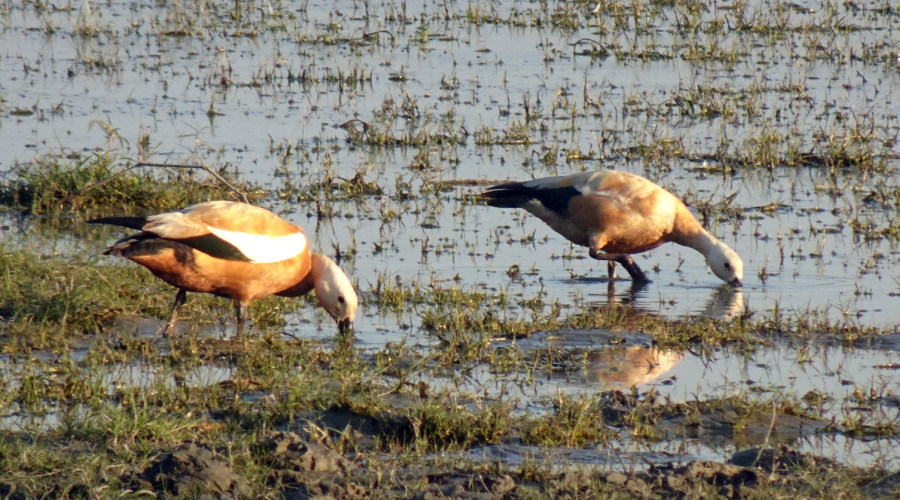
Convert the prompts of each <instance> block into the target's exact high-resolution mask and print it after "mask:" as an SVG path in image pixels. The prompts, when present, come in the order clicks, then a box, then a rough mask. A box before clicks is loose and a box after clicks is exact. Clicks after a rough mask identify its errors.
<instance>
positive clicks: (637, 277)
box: [589, 248, 650, 283]
mask: <svg viewBox="0 0 900 500" xmlns="http://www.w3.org/2000/svg"><path fill="white" fill-rule="evenodd" d="M589 254H590V256H591V257H593V258H595V259H597V260H606V261H609V264H608V267H607V268H608V269H609V272H610V279H613V278H615V273H616V267H615V266H616V264H615V263H616V262H618V263H619V264H622V267H624V268H625V270H626V271H628V274H630V275H631V279H632V281H635V282H639V283H650V280H649V279H647V275H646V274H644V271H642V270H641V268H640V267H639V266H638V265H637V263H636V262H635V261H634V259H632V258H631V256H630V255H628V254H625V253H605V252H602V251H600V250H594V249H593V248H592V249H591V250H590V252H589Z"/></svg>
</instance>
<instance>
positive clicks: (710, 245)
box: [481, 170, 744, 286]
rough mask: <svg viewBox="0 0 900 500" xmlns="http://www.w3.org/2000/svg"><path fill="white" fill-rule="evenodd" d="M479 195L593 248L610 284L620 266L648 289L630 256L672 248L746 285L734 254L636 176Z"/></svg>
mask: <svg viewBox="0 0 900 500" xmlns="http://www.w3.org/2000/svg"><path fill="white" fill-rule="evenodd" d="M481 196H482V198H483V199H485V200H487V204H488V205H490V206H492V207H500V208H524V209H525V210H527V211H528V212H530V213H532V214H534V215H536V216H537V217H538V218H539V219H541V220H542V221H544V222H545V223H547V225H549V226H550V227H551V228H552V229H553V230H554V231H556V232H557V233H559V234H561V235H563V236H565V237H566V239H568V240H569V241H571V242H572V243H575V244H576V245H581V246H585V247H588V248H589V249H590V252H589V253H590V256H591V257H593V258H595V259H598V260H606V261H608V262H609V273H610V279H612V278H613V277H614V276H615V263H616V262H618V263H619V264H621V265H622V267H624V268H625V270H626V271H628V274H630V275H631V279H632V281H633V282H634V283H647V282H649V280H648V279H647V275H646V274H644V272H643V271H642V270H641V268H640V267H638V265H637V264H636V263H635V262H634V259H632V258H631V254H635V253H640V252H646V251H647V250H652V249H654V248H656V247H658V246H660V245H662V244H663V243H666V242H668V241H671V242H673V243H678V244H679V245H683V246H686V247H690V248H693V249H694V250H696V251H698V252H700V253H701V254H703V256H704V257H706V263H707V265H709V268H710V269H711V270H712V272H713V273H714V274H715V275H716V276H718V277H719V278H720V279H721V280H723V281H725V282H727V283H729V284H731V285H733V286H741V280H742V279H743V278H744V263H743V262H742V261H741V258H740V257H739V256H738V254H737V253H735V252H734V251H733V250H732V249H730V248H728V246H727V245H725V244H724V243H722V242H721V241H719V240H717V239H716V238H715V237H714V236H712V235H711V234H709V233H708V232H707V231H706V230H705V229H703V227H702V226H701V225H700V223H699V222H698V221H697V219H696V218H695V217H694V216H693V214H691V212H690V211H689V210H688V208H687V207H686V206H685V205H684V203H682V202H681V200H679V199H678V198H677V197H676V196H675V195H673V194H672V193H670V192H668V191H666V190H665V189H663V188H661V187H659V186H657V185H656V184H654V183H653V182H651V181H649V180H647V179H645V178H643V177H641V176H639V175H634V174H630V173H628V172H619V171H615V170H607V171H601V172H585V173H580V174H573V175H563V176H559V177H546V178H543V179H535V180H532V181H525V182H510V183H506V184H497V185H495V186H492V187H490V188H488V189H487V191H485V192H484V193H482V195H481Z"/></svg>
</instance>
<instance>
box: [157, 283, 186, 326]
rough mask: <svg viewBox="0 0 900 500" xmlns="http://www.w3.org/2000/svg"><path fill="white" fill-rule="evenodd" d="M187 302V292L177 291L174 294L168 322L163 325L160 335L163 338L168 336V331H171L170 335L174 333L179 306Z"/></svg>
mask: <svg viewBox="0 0 900 500" xmlns="http://www.w3.org/2000/svg"><path fill="white" fill-rule="evenodd" d="M186 300H187V291H185V290H182V289H180V288H179V289H178V293H177V294H175V302H174V303H173V304H172V313H171V314H169V321H166V324H165V325H163V327H162V329H161V330H160V333H161V334H162V335H163V336H164V337H168V336H169V330H172V333H175V321H177V320H178V311H180V310H181V306H183V305H184V302H185V301H186Z"/></svg>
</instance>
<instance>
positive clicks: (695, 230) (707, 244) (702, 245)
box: [670, 208, 719, 256]
mask: <svg viewBox="0 0 900 500" xmlns="http://www.w3.org/2000/svg"><path fill="white" fill-rule="evenodd" d="M670 239H671V240H672V242H674V243H678V244H679V245H683V246H686V247H688V248H693V249H694V250H696V251H698V252H700V253H702V254H703V255H704V256H707V255H709V253H710V252H711V251H712V249H713V248H715V247H716V246H717V245H718V244H719V240H717V239H716V237H715V236H713V235H711V234H709V233H708V232H707V231H706V229H703V226H701V225H700V223H699V222H697V219H696V218H694V216H693V214H691V213H690V212H688V211H687V209H686V208H685V213H682V214H679V216H678V217H677V218H676V219H675V227H674V230H673V231H672V236H671V237H670Z"/></svg>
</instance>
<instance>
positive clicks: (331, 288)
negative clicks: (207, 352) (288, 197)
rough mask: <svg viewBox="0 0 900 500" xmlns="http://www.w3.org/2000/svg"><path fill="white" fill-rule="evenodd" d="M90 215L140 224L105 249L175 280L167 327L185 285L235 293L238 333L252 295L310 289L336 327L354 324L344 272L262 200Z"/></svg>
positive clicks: (301, 292) (171, 281)
mask: <svg viewBox="0 0 900 500" xmlns="http://www.w3.org/2000/svg"><path fill="white" fill-rule="evenodd" d="M88 222H89V223H90V224H112V225H116V226H122V227H127V228H130V229H135V230H138V231H140V233H138V234H134V235H131V236H127V237H125V238H122V239H121V240H119V241H117V242H116V243H115V244H113V245H112V246H111V247H109V249H107V250H106V251H105V252H104V255H115V256H117V257H125V258H126V259H129V260H131V261H133V262H136V263H138V264H140V265H142V266H144V267H146V268H147V269H149V270H150V272H151V273H153V274H154V275H155V276H156V277H158V278H159V279H161V280H163V281H165V282H166V283H168V284H170V285H172V286H174V287H175V288H178V294H177V295H176V296H175V303H174V304H173V305H172V314H171V316H170V317H169V321H168V322H167V323H166V324H165V326H163V329H162V331H163V333H164V334H165V333H166V332H167V331H168V330H170V329H171V328H172V327H173V326H174V325H175V321H176V320H177V318H178V310H179V309H180V308H181V305H182V304H184V301H185V298H186V296H187V292H201V293H211V294H213V295H218V296H220V297H226V298H229V299H231V300H233V301H234V305H235V312H236V313H237V335H238V336H241V335H242V334H243V329H244V322H245V320H246V318H247V306H248V305H249V304H250V301H251V300H253V299H258V298H261V297H267V296H269V295H278V296H281V297H300V296H302V295H305V294H306V293H308V292H309V291H310V290H315V292H316V296H317V297H318V299H319V303H320V304H321V305H322V307H323V308H324V309H325V310H326V311H327V312H328V314H330V315H331V317H332V318H334V319H335V321H337V326H338V331H339V332H340V333H342V334H343V333H350V332H352V327H353V318H354V315H355V314H356V306H357V297H356V292H355V291H354V290H353V285H352V284H351V283H350V280H349V279H348V278H347V275H346V274H344V272H343V271H342V270H341V268H340V267H338V265H337V264H335V263H334V261H332V260H331V259H329V258H328V257H326V256H324V255H321V254H316V253H312V252H311V251H310V249H309V241H308V240H307V238H306V235H305V234H303V230H302V229H300V228H299V227H298V226H295V225H294V224H291V223H290V222H287V221H285V220H284V219H282V218H281V217H279V216H277V215H275V214H274V213H272V212H270V211H268V210H266V209H264V208H260V207H256V206H253V205H248V204H246V203H238V202H231V201H210V202H206V203H199V204H197V205H192V206H190V207H187V208H185V209H184V210H181V211H179V212H169V213H163V214H159V215H151V216H149V217H102V218H99V219H93V220H90V221H88Z"/></svg>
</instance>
